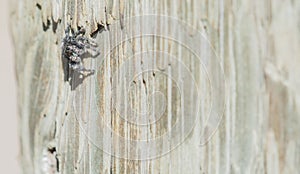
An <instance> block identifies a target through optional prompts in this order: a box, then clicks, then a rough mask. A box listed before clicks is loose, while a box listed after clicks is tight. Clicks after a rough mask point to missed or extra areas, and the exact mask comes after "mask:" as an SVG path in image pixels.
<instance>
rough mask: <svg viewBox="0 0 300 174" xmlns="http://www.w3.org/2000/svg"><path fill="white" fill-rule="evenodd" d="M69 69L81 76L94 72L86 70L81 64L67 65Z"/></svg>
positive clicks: (93, 71)
mask: <svg viewBox="0 0 300 174" xmlns="http://www.w3.org/2000/svg"><path fill="white" fill-rule="evenodd" d="M69 67H70V68H71V69H72V70H73V71H77V72H79V73H81V74H83V73H89V74H93V73H95V70H92V69H86V68H85V67H84V66H83V65H82V64H79V63H69Z"/></svg>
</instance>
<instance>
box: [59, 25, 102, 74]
mask: <svg viewBox="0 0 300 174" xmlns="http://www.w3.org/2000/svg"><path fill="white" fill-rule="evenodd" d="M84 34H85V29H84V28H80V29H79V30H78V31H77V32H74V31H73V30H72V29H71V27H70V25H68V27H67V28H66V30H65V37H64V39H63V41H62V56H63V58H65V59H67V60H68V64H69V68H70V69H71V70H73V71H76V72H78V73H79V74H82V75H84V74H89V75H90V74H93V73H94V72H95V70H93V69H86V68H85V67H84V66H83V61H82V59H83V58H84V56H85V57H86V56H87V55H90V56H92V57H96V56H97V55H99V52H98V51H97V47H98V45H97V43H96V42H95V41H93V40H91V39H88V38H86V37H85V36H84Z"/></svg>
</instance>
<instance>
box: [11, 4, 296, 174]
mask: <svg viewBox="0 0 300 174" xmlns="http://www.w3.org/2000/svg"><path fill="white" fill-rule="evenodd" d="M37 3H38V4H39V6H40V7H41V9H39V8H38V7H37ZM145 14H158V15H168V16H172V17H175V18H178V19H180V20H183V21H185V22H186V23H187V24H188V25H191V26H193V27H194V28H196V29H198V30H199V31H201V32H203V33H205V35H206V36H207V37H208V39H209V40H210V42H211V44H212V46H213V47H214V48H215V51H216V54H217V55H218V57H219V60H220V61H221V64H222V65H223V67H224V71H225V76H226V79H227V86H228V89H229V96H228V97H227V98H226V103H227V104H226V108H225V112H224V117H223V119H222V121H221V123H220V125H219V127H218V130H217V131H216V132H215V134H214V136H213V137H212V138H211V139H210V141H209V142H208V143H207V144H205V146H203V145H201V142H200V141H201V140H200V139H199V136H200V131H201V128H202V126H201V125H202V124H203V122H202V121H201V120H205V119H206V117H207V115H206V113H207V111H206V110H207V108H205V107H201V108H200V112H199V115H197V116H199V117H200V119H199V124H196V126H195V127H194V129H193V131H192V133H191V134H190V135H189V136H188V137H187V139H186V141H184V142H183V143H182V144H181V145H180V146H179V147H177V148H175V149H174V150H172V151H171V152H170V153H168V154H166V155H164V156H162V157H159V158H155V159H152V160H126V159H120V158H117V157H114V156H111V155H110V154H109V153H106V152H103V151H102V150H101V149H100V148H98V147H97V146H95V144H93V143H92V142H91V141H89V140H88V139H87V136H86V134H88V135H89V136H88V137H93V139H96V140H97V143H100V144H101V145H102V146H105V147H110V148H111V149H113V150H114V152H115V153H118V150H119V151H120V152H126V153H129V154H131V155H132V156H135V157H136V156H140V157H143V156H145V157H146V156H147V154H143V152H141V151H139V150H138V149H131V150H128V148H129V145H128V144H122V143H121V142H119V141H118V140H116V139H113V138H111V136H112V135H111V134H110V133H109V132H105V131H103V132H101V131H100V132H99V131H98V128H99V127H100V128H101V127H103V124H102V123H101V122H100V121H99V120H97V118H102V119H104V120H105V123H109V124H110V127H112V129H113V130H114V131H115V132H117V133H119V134H120V135H122V136H124V137H125V138H127V139H129V138H131V139H136V140H139V139H151V137H152V138H153V137H158V135H162V134H166V132H168V131H169V130H170V129H171V125H172V123H173V122H174V121H176V120H174V117H175V116H176V114H177V116H178V115H179V116H180V114H178V112H180V111H181V110H182V105H181V104H182V100H181V98H180V95H179V94H180V93H179V92H180V91H179V92H177V91H176V90H178V89H180V88H179V87H178V86H176V84H174V83H173V81H172V79H171V80H170V78H169V79H168V78H166V77H164V76H159V75H158V74H157V75H155V76H154V75H153V74H152V75H151V74H147V73H146V74H144V75H143V76H142V77H140V78H138V79H137V81H136V84H135V90H133V95H135V98H134V99H132V101H131V102H132V104H133V106H135V109H136V110H137V111H140V112H142V111H144V110H145V108H147V106H146V104H145V101H146V100H147V99H148V98H149V97H152V99H153V100H151V101H152V102H153V103H152V104H153V105H154V106H155V107H156V106H157V104H156V103H158V105H159V104H160V103H161V101H162V100H161V98H159V100H156V99H154V98H153V96H151V95H150V94H151V93H150V92H148V91H155V90H159V91H161V93H162V94H163V95H164V96H165V103H166V105H167V106H166V107H167V109H166V112H165V113H163V114H162V120H161V121H160V122H158V123H157V124H152V125H149V126H147V127H146V128H144V127H143V128H140V129H139V128H136V127H135V126H132V125H129V124H128V123H126V122H125V123H124V122H123V120H122V119H121V118H119V117H116V116H117V115H116V112H114V111H115V110H114V107H113V106H114V102H115V101H116V102H120V103H123V104H125V105H127V104H130V103H127V102H124V101H123V99H121V98H120V97H122V96H123V95H124V94H120V93H117V95H115V94H114V91H118V89H117V90H116V89H114V87H115V86H114V85H113V83H114V81H112V80H111V79H113V80H114V78H113V77H114V72H116V71H117V70H118V69H119V68H120V66H121V65H122V63H123V62H125V61H126V60H127V59H128V58H129V56H131V55H135V54H139V53H141V52H143V51H147V50H153V49H155V50H159V51H162V52H164V53H170V54H172V55H174V56H175V57H180V60H181V61H182V62H184V64H185V65H186V66H187V67H188V69H189V70H190V73H191V74H192V76H193V77H194V78H195V79H196V81H197V82H199V83H200V84H201V85H200V86H201V88H200V94H201V95H207V94H208V96H206V97H208V100H205V101H203V102H204V103H202V104H203V105H204V106H207V105H209V103H210V99H211V100H217V99H214V98H210V97H209V93H210V91H209V84H207V83H206V82H207V79H205V77H204V76H203V74H202V72H203V71H201V67H200V65H199V64H198V62H197V61H196V59H193V56H192V54H191V53H190V52H188V51H186V50H184V48H183V47H182V46H178V45H176V44H174V42H170V41H168V40H167V39H161V38H150V39H149V38H144V37H142V38H135V39H133V40H131V41H126V42H124V43H123V44H122V45H121V46H119V47H117V48H116V49H114V48H113V47H114V46H115V45H114V43H115V41H116V40H118V38H120V37H121V36H120V32H121V29H123V30H122V31H124V30H126V29H128V28H133V27H134V26H141V28H142V29H141V30H140V33H141V34H142V33H143V30H147V29H148V28H150V27H151V25H150V26H149V23H147V22H144V23H143V21H140V23H131V24H128V23H125V22H124V19H125V18H128V17H131V16H136V15H145ZM71 19H72V21H71ZM59 21H61V22H59ZM70 21H71V22H70ZM11 23H12V24H11V26H12V33H13V37H14V42H15V49H16V51H15V54H16V71H17V79H18V96H19V112H20V136H21V162H22V164H23V173H55V172H56V171H57V170H58V169H59V172H60V173H80V174H81V173H110V172H112V173H207V174H210V173H222V174H223V173H242V174H245V173H249V174H250V173H251V174H252V173H268V174H273V173H286V174H290V173H300V168H299V166H300V126H299V124H300V98H299V97H300V96H299V95H300V93H299V91H298V88H299V87H300V79H299V76H300V69H299V66H300V58H299V55H300V49H299V48H300V1H293V0H286V1H282V0H265V1H261V0H252V1H250V0H248V1H237V0H233V1H229V0H220V1H205V0H190V1H176V2H175V1H172V0H169V1H167V0H154V1H150V2H149V1H137V0H134V1H125V0H118V1H115V0H107V1H104V0H85V1H80V0H75V1H50V0H44V1H42V0H35V1H30V0H22V1H17V2H15V3H13V4H12V17H11ZM67 23H71V25H72V26H73V27H74V28H75V27H76V26H84V27H85V28H86V29H87V31H88V33H93V32H95V31H96V30H97V27H100V26H104V30H103V31H102V32H99V33H98V34H97V35H96V36H95V37H96V38H95V40H96V41H97V43H99V49H100V51H101V52H102V54H101V55H100V56H99V57H98V58H97V59H86V60H85V65H86V66H87V67H94V68H95V69H96V70H97V74H95V75H94V76H90V77H88V78H86V79H85V80H84V81H83V83H82V84H81V85H79V86H78V87H77V88H76V89H75V90H71V88H70V86H69V84H68V83H67V82H64V72H63V65H62V61H61V55H60V54H61V47H60V44H61V40H62V38H63V36H64V29H65V27H66V25H67ZM157 24H158V25H157V26H158V27H159V26H162V27H161V28H160V29H161V30H164V31H167V32H170V33H172V32H173V31H175V29H176V27H178V26H172V25H167V24H165V23H163V22H161V23H160V21H157ZM108 25H110V27H109V26H108ZM43 26H44V27H43ZM113 26H114V27H113ZM121 26H122V27H121ZM100 28H101V27H100ZM174 28H175V29H174ZM133 30H134V29H133ZM134 31H136V30H134ZM136 32H137V31H136ZM186 32H189V31H186ZM176 36H178V38H180V39H179V40H185V39H186V38H181V37H182V36H180V33H177V35H176ZM191 37H193V34H191ZM191 44H196V43H191ZM112 49H114V52H113V53H112V54H111V55H109V58H107V57H106V58H105V59H104V56H105V54H107V51H108V50H112ZM199 50H200V52H202V55H201V56H203V57H202V59H203V60H204V61H208V60H210V59H209V57H210V55H209V52H207V51H206V49H205V47H199ZM142 59H143V58H142ZM159 60H160V59H159ZM167 60H168V59H167ZM102 61H103V62H102ZM164 61H166V60H164V59H163V62H160V61H158V62H156V63H157V66H159V67H163V69H164V70H165V71H168V72H170V71H171V72H172V73H173V75H174V74H176V79H175V82H176V81H180V79H183V78H184V77H183V73H182V69H180V68H174V67H172V66H167V67H168V68H165V67H164V66H165V62H164ZM211 61H215V60H211ZM208 62H209V63H208V65H211V64H210V61H208ZM147 63H149V62H146V63H144V64H143V62H141V61H135V62H133V64H131V65H130V68H129V69H126V70H127V71H126V73H124V74H122V73H120V74H117V75H116V76H117V77H116V79H115V80H117V81H126V80H128V79H129V78H132V77H131V76H132V74H135V72H138V71H140V69H144V68H147V66H150V64H151V63H149V65H148V64H147ZM154 63H155V62H154ZM209 69H212V68H209ZM174 70H176V72H174ZM217 78H220V79H221V78H222V77H217ZM181 85H182V84H181ZM184 87H185V88H184V89H185V90H187V89H189V87H191V84H184ZM194 92H195V91H193V90H191V93H189V95H191V96H193V94H194ZM224 92H225V91H224ZM118 97H119V98H118ZM191 99H193V98H192V97H191ZM183 101H184V102H189V101H190V100H188V99H184V100H183ZM162 103H164V102H162ZM155 104H156V105H155ZM155 107H154V108H155ZM157 107H159V106H157ZM193 107H194V106H193V102H191V108H193ZM189 109H190V108H189ZM194 109H195V108H194ZM153 110H155V109H153ZM153 110H152V111H153ZM149 117H150V116H149ZM81 119H82V120H83V121H82V122H84V123H88V124H87V125H88V128H87V130H88V132H84V131H83V130H82V128H81V126H82V125H81V124H79V122H80V121H79V120H81ZM139 119H141V120H142V121H143V119H145V118H139ZM141 120H139V121H141ZM172 121H173V122H172ZM177 133H178V134H176V136H178V137H181V136H184V135H181V133H180V132H177ZM171 136H172V135H171ZM171 136H170V138H172V137H171ZM123 147H124V148H123ZM168 147H171V144H170V143H169V140H168V139H167V140H165V141H163V143H162V144H158V145H157V149H156V151H157V152H160V151H161V149H168ZM57 161H58V162H57ZM50 164H52V165H50ZM57 164H58V165H59V166H56V165H57Z"/></svg>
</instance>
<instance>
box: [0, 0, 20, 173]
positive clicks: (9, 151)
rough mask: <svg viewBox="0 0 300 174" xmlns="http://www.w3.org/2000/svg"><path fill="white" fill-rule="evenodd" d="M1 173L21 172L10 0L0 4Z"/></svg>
mask: <svg viewBox="0 0 300 174" xmlns="http://www.w3.org/2000/svg"><path fill="white" fill-rule="evenodd" d="M0 9H1V10H0V19H1V20H0V48H1V49H0V51H1V52H0V59H1V62H0V72H1V73H0V80H1V81H0V107H1V117H0V118H1V120H0V124H1V125H0V135H1V136H0V137H1V142H0V144H1V146H0V147H1V148H0V167H1V172H0V173H11V174H15V173H20V168H19V161H18V155H19V144H18V143H19V138H18V119H17V103H16V99H17V98H16V79H15V70H14V57H13V55H14V53H13V45H12V39H11V33H10V26H9V1H8V0H1V1H0Z"/></svg>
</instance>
